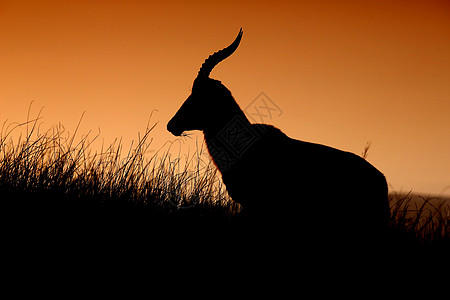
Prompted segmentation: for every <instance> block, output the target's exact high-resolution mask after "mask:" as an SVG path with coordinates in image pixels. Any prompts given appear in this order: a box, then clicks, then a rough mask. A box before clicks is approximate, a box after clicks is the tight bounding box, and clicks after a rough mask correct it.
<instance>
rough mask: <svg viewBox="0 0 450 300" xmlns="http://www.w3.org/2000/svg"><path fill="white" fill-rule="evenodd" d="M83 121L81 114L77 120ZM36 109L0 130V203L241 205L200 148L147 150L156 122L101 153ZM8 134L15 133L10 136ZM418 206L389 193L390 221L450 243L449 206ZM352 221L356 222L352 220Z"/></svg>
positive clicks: (185, 208)
mask: <svg viewBox="0 0 450 300" xmlns="http://www.w3.org/2000/svg"><path fill="white" fill-rule="evenodd" d="M80 121H81V120H80ZM39 122H40V115H38V117H37V118H36V119H33V120H28V121H26V122H24V123H9V124H8V123H7V122H5V123H3V126H2V128H1V131H0V206H1V207H2V208H3V209H2V210H3V213H4V214H9V213H10V212H15V213H16V214H15V215H14V216H17V214H20V215H24V216H25V217H24V218H22V220H23V219H27V220H29V219H30V216H34V217H33V218H31V220H33V222H36V219H39V218H41V219H42V218H49V217H54V216H63V218H64V217H65V216H67V215H72V214H74V213H75V214H86V213H87V214H89V213H90V214H93V215H94V217H96V216H97V215H98V213H103V212H105V211H106V212H110V211H112V212H116V213H118V214H119V215H121V214H127V213H129V212H133V213H132V214H131V218H134V217H135V216H136V214H139V215H140V216H141V217H142V218H144V219H149V220H153V219H157V220H167V219H173V218H175V219H177V218H178V219H179V218H182V219H183V220H185V218H190V219H193V218H199V217H205V218H209V219H220V220H224V221H225V222H227V220H229V218H230V217H233V216H236V215H238V212H239V206H238V205H237V204H235V203H234V202H233V201H231V199H230V198H229V196H228V194H227V193H226V191H225V187H224V186H223V184H222V183H221V181H220V179H219V176H218V175H219V174H218V171H217V169H216V168H215V166H214V165H213V164H212V163H211V162H209V163H208V164H204V163H203V159H202V156H203V154H202V153H201V150H200V151H199V152H197V153H196V154H194V155H192V156H187V157H184V158H183V157H179V156H176V157H173V156H171V154H170V152H169V151H167V149H166V150H163V149H161V150H160V151H158V152H156V153H155V154H153V155H150V156H149V155H147V153H148V152H149V151H148V150H149V147H150V145H151V141H152V139H151V134H152V130H153V129H154V127H155V125H153V126H147V128H146V130H145V132H144V134H143V135H141V136H139V138H138V140H137V142H136V143H135V144H134V145H132V146H131V147H130V148H129V149H128V151H124V148H123V145H122V143H121V141H120V140H116V141H115V142H113V143H112V144H111V145H109V146H107V147H102V148H101V150H99V151H93V150H92V149H91V145H92V143H93V142H94V141H95V140H96V139H97V138H98V135H97V136H91V135H90V134H88V135H84V136H80V137H77V131H78V126H77V128H76V129H75V132H74V133H73V134H69V133H68V132H67V131H66V130H65V128H64V127H63V126H62V125H58V126H56V127H54V128H52V129H50V130H47V131H42V130H41V128H40V123H39ZM13 135H14V136H15V138H13ZM422 200H423V201H422V202H421V203H420V204H418V202H417V201H413V197H412V196H411V194H407V195H398V194H391V195H390V202H391V227H392V230H393V231H394V232H395V234H397V235H398V237H400V238H402V239H405V240H411V241H414V242H415V243H416V242H417V243H436V242H437V243H442V242H444V243H447V244H448V243H449V242H450V226H449V211H450V209H449V205H448V204H444V203H443V202H442V203H439V202H438V203H436V201H435V199H422ZM356 226H357V224H356Z"/></svg>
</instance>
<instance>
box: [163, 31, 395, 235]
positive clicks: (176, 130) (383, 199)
mask: <svg viewBox="0 0 450 300" xmlns="http://www.w3.org/2000/svg"><path fill="white" fill-rule="evenodd" d="M241 37H242V29H241V31H240V32H239V34H238V36H237V38H236V39H235V41H234V42H233V43H232V44H231V45H229V46H228V47H226V48H224V49H222V50H220V51H218V52H216V53H214V54H213V55H211V56H209V58H208V59H206V60H205V62H204V63H203V65H202V67H201V68H200V71H199V72H198V75H197V77H196V78H195V80H194V84H193V87H192V93H191V95H190V96H189V97H188V98H187V99H186V101H185V102H184V103H183V105H182V106H181V108H180V109H179V110H178V112H177V113H176V114H175V116H174V117H173V118H172V119H171V120H170V121H169V123H168V124H167V129H168V131H170V132H171V133H172V134H174V135H175V136H179V135H181V134H182V133H183V132H184V131H188V130H201V131H203V133H204V137H205V141H206V145H207V147H208V151H209V153H210V155H211V157H212V159H213V161H214V162H215V164H216V166H217V167H218V169H219V170H220V172H221V174H222V179H223V182H224V184H225V185H226V188H227V191H228V193H229V195H230V196H231V198H232V199H233V200H234V201H236V202H238V203H240V204H241V205H242V207H243V214H244V215H245V216H247V217H248V218H249V219H251V220H255V222H260V223H261V222H263V223H266V224H271V225H276V224H278V225H279V224H283V225H289V226H290V227H292V225H293V224H296V225H298V224H301V225H302V228H303V229H305V231H315V230H316V229H317V228H320V229H321V230H323V231H326V232H328V231H330V232H331V231H333V232H334V233H336V234H340V233H343V232H354V231H356V229H358V230H362V231H364V232H369V231H370V232H378V231H380V230H382V229H383V228H385V227H386V226H387V222H388V219H389V205H388V195H387V193H388V189H387V183H386V179H385V177H384V175H383V174H382V173H381V172H379V171H378V170H377V169H376V168H375V167H373V166H372V165H371V164H370V163H368V162H367V161H366V160H365V159H363V158H361V157H359V156H357V155H355V154H353V153H350V152H344V151H341V150H338V149H335V148H331V147H328V146H324V145H319V144H314V143H308V142H304V141H299V140H295V139H292V138H290V137H288V136H286V135H285V134H284V133H283V132H281V131H280V130H279V129H277V128H275V127H273V126H271V125H266V124H251V123H250V121H249V120H248V119H247V117H246V116H245V114H244V112H243V111H242V110H241V109H240V107H239V105H238V104H237V103H236V101H235V100H234V98H233V96H232V95H231V92H230V91H229V90H228V89H227V88H226V87H225V86H224V85H223V84H222V83H221V82H220V81H218V80H214V79H211V78H210V77H209V74H210V72H211V71H212V69H213V68H214V67H215V66H216V65H217V64H218V63H219V62H221V61H222V60H224V59H225V58H227V57H228V56H230V55H231V54H232V53H233V52H234V51H235V50H236V49H237V47H238V45H239V43H240V40H241Z"/></svg>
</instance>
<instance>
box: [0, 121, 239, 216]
mask: <svg viewBox="0 0 450 300" xmlns="http://www.w3.org/2000/svg"><path fill="white" fill-rule="evenodd" d="M39 120H40V117H39V116H38V117H37V118H36V119H34V120H29V121H27V122H25V123H22V124H6V123H4V124H3V127H2V129H1V132H0V199H1V204H0V205H3V206H5V205H6V206H8V207H9V208H11V207H14V208H16V209H19V210H20V209H23V210H27V209H29V208H30V207H32V209H34V210H36V209H37V210H39V211H41V212H42V211H48V210H53V211H56V210H63V211H68V210H78V211H82V210H85V211H86V210H91V211H93V210H97V211H99V210H105V209H117V210H124V209H135V208H140V209H143V210H145V211H147V212H149V217H152V216H153V217H163V216H167V215H171V216H173V215H177V214H180V213H183V214H184V215H186V214H190V215H196V216H201V215H206V214H213V215H216V216H218V215H220V216H228V215H230V214H233V213H235V212H236V211H237V210H238V206H237V205H235V204H234V203H233V202H232V201H230V199H229V197H228V195H227V193H226V192H225V189H224V187H223V185H222V184H221V182H220V180H219V178H218V176H217V170H216V168H215V167H214V166H213V164H212V163H209V164H208V165H206V166H200V164H199V160H198V159H197V158H198V156H195V155H194V156H191V157H185V159H184V161H183V159H182V158H180V157H176V158H175V159H173V158H172V157H171V155H170V154H169V151H165V152H162V153H160V152H157V153H156V154H154V155H152V156H150V157H147V155H146V153H147V152H148V151H147V150H148V148H149V147H150V144H151V139H150V135H151V133H152V130H153V129H154V126H155V125H153V126H151V127H147V128H146V130H145V132H144V134H143V135H142V136H140V137H139V139H138V141H137V143H136V144H135V145H132V146H131V147H130V149H129V150H128V151H126V152H125V154H124V149H123V146H122V143H121V142H120V141H117V140H116V141H115V142H114V143H112V144H111V145H110V146H108V147H106V148H105V147H102V149H101V150H100V151H98V152H92V151H91V149H90V145H91V144H92V142H93V141H94V140H95V139H96V138H97V136H94V137H93V138H92V139H90V135H89V134H88V135H86V136H82V137H80V138H78V141H76V140H77V137H76V134H77V130H78V127H77V129H76V130H75V133H74V134H72V135H70V134H68V133H67V132H66V131H65V129H64V127H63V126H61V125H59V126H57V127H55V128H53V129H51V130H48V131H45V132H42V131H41V129H40V126H39ZM80 121H81V120H80ZM20 130H22V131H25V133H24V135H23V133H22V134H19V135H18V138H16V139H14V138H13V137H12V135H13V134H14V133H15V132H16V131H20Z"/></svg>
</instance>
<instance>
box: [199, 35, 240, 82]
mask: <svg viewBox="0 0 450 300" xmlns="http://www.w3.org/2000/svg"><path fill="white" fill-rule="evenodd" d="M242 33H243V32H242V28H241V30H239V34H238V36H237V37H236V39H235V40H234V42H233V43H231V45H229V46H228V47H226V48H224V49H222V50H219V51H217V52H215V53H214V54H212V55H210V56H209V57H208V58H207V59H206V60H205V62H204V63H203V64H202V67H201V68H200V71H198V76H205V77H209V74H210V73H211V71H212V69H213V68H214V67H215V66H216V65H217V64H218V63H220V62H221V61H222V60H224V59H225V58H227V57H228V56H230V55H231V54H233V52H234V51H236V49H237V47H238V46H239V43H240V42H241V38H242Z"/></svg>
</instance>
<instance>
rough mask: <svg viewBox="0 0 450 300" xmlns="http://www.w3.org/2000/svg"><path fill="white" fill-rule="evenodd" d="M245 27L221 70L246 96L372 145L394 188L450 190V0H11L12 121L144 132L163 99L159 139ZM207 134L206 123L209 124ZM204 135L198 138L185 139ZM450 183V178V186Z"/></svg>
mask: <svg viewBox="0 0 450 300" xmlns="http://www.w3.org/2000/svg"><path fill="white" fill-rule="evenodd" d="M240 27H243V29H244V36H243V40H242V42H241V45H240V47H239V49H238V50H237V51H236V53H235V54H234V55H233V56H231V57H230V58H229V59H228V60H227V61H225V62H223V63H221V64H220V65H219V66H218V67H216V69H214V70H213V72H212V73H211V77H212V78H216V79H219V80H221V81H222V82H223V83H224V84H225V85H226V86H227V87H228V88H229V89H230V90H231V91H232V93H233V95H234V97H235V98H236V100H237V101H238V103H239V104H240V105H241V107H242V108H245V107H247V106H248V105H249V104H251V103H252V100H254V99H255V97H256V96H258V95H259V94H260V92H264V93H265V94H266V95H267V96H268V97H270V98H271V100H272V101H273V102H274V103H276V105H277V106H278V107H279V108H280V109H281V110H282V114H281V115H280V116H278V115H277V116H273V117H272V118H269V119H267V120H265V121H266V122H267V123H270V124H273V125H275V126H277V127H279V128H281V129H282V130H283V131H284V132H286V133H287V134H288V135H289V136H291V137H293V138H297V139H302V140H306V141H312V142H317V143H323V144H327V145H330V146H333V147H337V148H340V149H343V150H347V151H352V152H355V153H358V154H360V153H361V152H362V151H363V149H364V146H365V145H366V143H367V142H368V141H371V145H372V146H371V149H370V151H369V156H368V160H369V161H370V162H371V163H373V164H374V165H375V166H376V167H377V168H379V169H380V170H381V171H382V172H383V173H384V174H385V175H386V177H387V179H388V182H389V183H390V184H391V189H393V190H397V191H398V190H402V191H409V190H413V191H416V192H424V193H435V194H445V195H450V187H449V186H450V155H449V153H450V130H449V129H450V2H449V1H448V0H422V1H418V0H404V1H400V0H388V1H383V0H377V1H376V0H373V1H372V0H366V1H362V0H361V1H357V0H353V1H351V0H343V1H334V0H328V1H325V0H323V1H320V0H319V1H282V0H279V1H265V2H264V1H242V0H241V1H226V2H224V3H219V2H214V1H163V2H161V1H137V0H124V1H115V0H108V1H95V0H93V1H72V0H66V1H36V0H35V1H21V0H11V1H8V0H0V121H1V122H3V121H4V120H6V119H9V120H11V121H23V120H24V119H25V118H26V114H27V110H28V106H29V104H30V102H31V101H32V100H33V101H34V104H33V110H32V111H33V112H34V113H35V114H36V113H37V111H38V110H39V108H40V107H42V106H45V110H44V112H43V115H44V117H45V118H44V120H43V121H44V124H43V126H44V127H45V126H47V127H48V128H50V127H51V126H53V125H55V124H57V123H58V122H59V121H60V122H62V123H63V124H64V125H65V126H66V128H67V129H68V130H72V131H73V130H74V129H75V127H76V124H77V122H78V120H79V118H80V116H81V114H82V113H83V112H84V111H86V114H85V117H84V119H83V125H82V127H81V131H82V132H87V131H89V130H91V129H92V130H94V131H96V130H97V128H99V127H100V128H101V132H102V133H101V137H102V138H103V139H105V141H107V142H109V141H112V140H113V139H114V138H115V137H121V136H122V137H124V139H125V141H126V142H127V141H129V140H131V139H135V138H136V137H137V132H139V131H141V132H142V131H143V130H144V129H145V126H146V124H147V121H148V118H149V116H150V113H151V112H152V110H154V109H157V110H158V112H156V113H155V114H154V115H153V119H152V120H153V121H159V125H158V126H157V128H156V129H155V132H154V135H153V136H154V138H155V142H154V148H158V147H160V146H161V145H162V144H164V143H165V142H166V141H173V140H175V137H173V136H171V134H170V133H168V132H167V131H166V129H165V126H166V123H167V121H168V120H169V119H170V118H171V117H172V115H173V114H174V113H175V112H176V110H177V109H178V108H179V106H180V105H181V104H182V101H183V100H184V99H185V98H186V97H187V96H188V95H189V93H190V88H191V85H192V81H193V80H194V78H195V76H196V74H197V71H198V69H199V67H200V66H201V64H202V63H203V61H204V59H205V58H206V57H208V55H209V54H211V53H212V52H214V51H217V50H219V49H221V48H223V47H225V46H227V45H228V44H229V43H230V42H231V41H232V40H233V39H234V38H235V36H236V34H237V32H238V31H239V28H240ZM196 136H197V137H198V138H199V139H201V135H200V134H197V135H196ZM182 147H183V150H186V149H190V150H191V151H192V149H194V148H195V138H194V139H193V140H190V141H186V142H184V143H183V145H182ZM446 187H447V189H446Z"/></svg>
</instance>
